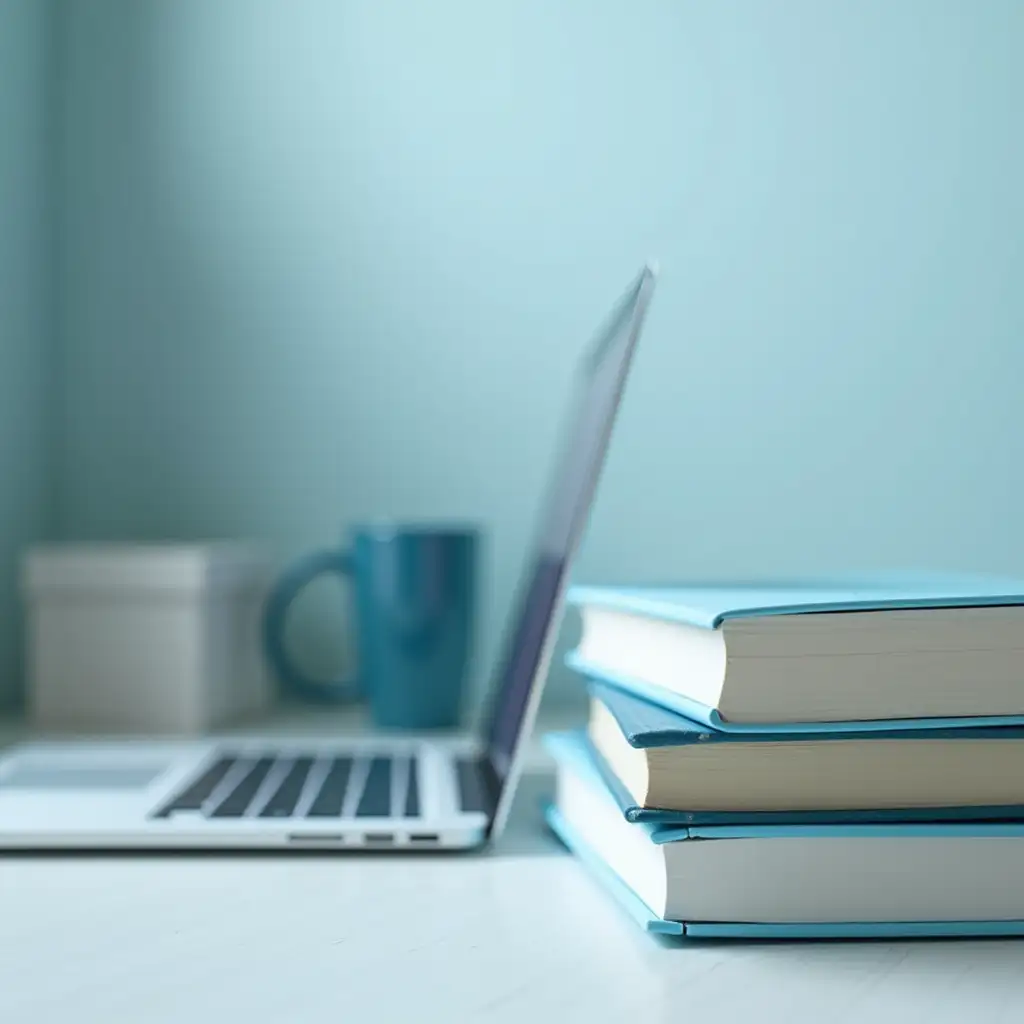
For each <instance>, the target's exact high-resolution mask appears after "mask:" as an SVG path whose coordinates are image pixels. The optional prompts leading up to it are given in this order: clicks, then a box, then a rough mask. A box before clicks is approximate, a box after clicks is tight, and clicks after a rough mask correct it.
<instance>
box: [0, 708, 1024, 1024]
mask: <svg viewBox="0 0 1024 1024" xmlns="http://www.w3.org/2000/svg"><path fill="white" fill-rule="evenodd" d="M549 722H550V720H549ZM544 724H545V725H546V724H549V723H544ZM558 724H562V723H561V722H559V723H558ZM261 731H262V730H261ZM19 732H20V730H18V729H12V728H7V729H6V731H5V730H3V729H0V742H2V741H3V740H4V738H6V739H7V740H10V739H11V738H13V737H14V736H15V735H17V734H18V733H19ZM549 783H550V779H549V777H548V775H547V774H546V772H545V770H544V766H543V762H542V761H541V760H540V759H539V758H535V760H534V761H533V764H532V765H531V770H530V774H529V775H528V777H527V779H526V781H525V784H524V787H523V789H522V791H521V794H520V795H521V799H520V801H519V805H518V808H517V812H516V814H515V815H514V817H513V823H512V826H511V828H510V831H509V833H508V834H507V836H506V838H505V839H503V841H502V842H501V843H500V844H499V845H498V847H497V848H496V849H494V850H493V851H491V852H489V853H487V854H482V855H467V854H458V855H433V854H419V855H397V856H396V855H358V854H357V855H353V854H342V855H338V854H334V855H331V854H303V855H298V854H291V855H276V854H275V855H269V856H267V855H255V856H254V855H248V856H226V855H221V854H215V855H209V854H208V855H176V856H163V855H160V856H153V855H147V856H134V857H132V856H117V857H114V856H109V855H104V856H65V855H62V856H46V857H42V856H23V855H14V856H4V857H2V858H0V1021H3V1022H5V1024H8V1022H9V1024H22V1022H29V1021H37V1020H39V1021H44V1020H54V1021H69V1022H72V1024H87V1022H88V1024H92V1022H96V1024H119V1022H122V1021H124V1022H131V1024H150V1022H152V1024H163V1022H170V1021H174V1022H180V1021H188V1022H190V1024H204V1022H207V1021H211V1022H213V1021H239V1022H242V1021H244V1022H245V1024H263V1022H267V1024H269V1022H275V1024H277V1022H284V1024H304V1022H307V1021H309V1022H314V1021H315V1022H319V1021H324V1022H331V1024H339V1022H342V1021H351V1020H355V1021H367V1022H370V1021H383V1022H390V1021H396V1022H397V1021H400V1022H415V1024H433V1022H446V1024H451V1022H460V1021H481V1022H491V1021H507V1022H515V1024H523V1022H528V1024H540V1022H542V1021H544V1022H546V1021H557V1020H565V1021H570V1022H575V1021H579V1022H581V1024H605V1022H614V1024H622V1022H625V1021H644V1022H647V1021H650V1022H652V1024H654V1022H658V1021H670V1020H671V1021H674V1022H679V1021H686V1020H694V1021H701V1020H704V1021H714V1022H732V1021H744V1022H754V1021H757V1022H780V1024H781V1022H787V1024H801V1022H811V1021H813V1022H821V1021H826V1020H827V1021H828V1022H829V1024H845V1022H850V1024H854V1022H856V1024H864V1022H865V1021H870V1022H871V1024H879V1022H887V1021H900V1022H914V1021H922V1022H928V1024H945V1022H954V1021H955V1022H957V1024H962V1022H963V1021H965V1020H971V1019H978V1020H979V1021H984V1022H986V1024H996V1022H1011V1021H1012V1022H1015V1024H1017V1022H1020V1021H1022V1020H1024V941H1017V942H1012V941H1011V942H1004V941H988V940H986V941H972V942H943V941H930V942H928V941H921V942H912V943H895V944H894V943H883V942H833V943H816V944H800V943H781V944H769V943H764V944H754V945H729V944H725V943H718V944H714V943H705V944H700V945H698V944H691V945H678V944H673V943H671V942H670V941H667V940H659V939H656V938H652V937H651V936H648V935H645V934H644V933H642V932H640V931H639V930H638V929H637V928H636V926H635V925H634V924H633V923H632V921H631V920H630V919H628V918H626V917H625V916H624V915H623V914H622V913H621V912H620V911H619V910H618V908H617V907H616V906H615V905H614V904H613V903H612V902H611V901H610V900H609V899H608V898H607V897H606V896H605V894H604V893H603V892H602V891H601V890H600V889H598V888H597V886H596V885H595V884H594V883H593V882H592V881H591V880H590V879H589V878H588V876H587V875H586V874H585V873H584V872H583V870H582V869H581V868H580V867H579V866H578V865H577V864H576V863H575V862H574V861H573V860H572V858H570V857H569V856H568V855H567V854H565V853H564V852H563V851H562V850H561V848H560V847H559V846H558V845H557V844H556V843H555V842H554V841H553V840H552V839H551V838H549V837H548V836H547V835H546V834H545V832H544V830H543V828H542V826H541V823H540V820H539V817H538V814H537V811H536V802H537V800H538V799H539V797H540V796H541V795H542V794H543V793H544V792H545V791H546V790H547V789H548V786H549Z"/></svg>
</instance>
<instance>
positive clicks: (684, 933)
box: [544, 733, 1024, 939]
mask: <svg viewBox="0 0 1024 1024" xmlns="http://www.w3.org/2000/svg"><path fill="white" fill-rule="evenodd" d="M544 742H545V745H546V746H547V748H548V749H549V751H550V752H551V753H552V755H553V756H554V757H555V759H556V761H563V762H564V763H567V764H569V765H571V767H572V770H573V771H575V772H577V773H578V774H580V775H581V776H582V777H583V778H585V779H586V780H587V781H588V782H589V783H591V784H593V785H595V786H598V787H601V789H602V790H603V791H605V782H604V780H603V778H602V777H601V775H600V773H599V772H598V770H597V768H596V767H595V765H594V762H593V760H592V758H591V756H590V753H589V751H588V748H587V747H586V745H585V744H580V743H579V742H578V737H576V738H574V737H573V735H572V734H564V733H557V734H549V735H548V736H545V737H544ZM545 818H546V821H547V823H548V825H549V827H550V828H551V829H552V831H553V832H554V833H555V835H556V836H558V838H559V839H560V840H561V842H562V843H563V844H564V845H565V846H566V847H567V848H568V849H569V850H570V851H571V852H572V853H574V854H575V855H576V856H577V857H578V859H579V860H580V861H581V863H583V865H584V866H585V868H586V869H587V870H588V871H589V872H590V874H591V875H592V876H593V877H594V878H595V879H596V880H597V881H598V882H599V883H600V884H601V885H602V886H603V887H604V888H605V889H606V890H607V891H608V892H609V893H610V894H611V895H612V896H613V898H614V899H615V900H616V901H617V902H618V903H619V905H620V906H621V907H622V908H623V910H625V911H626V913H627V914H628V915H629V916H630V917H632V919H633V920H634V921H635V922H636V923H637V924H638V925H640V927H642V928H644V929H645V930H646V931H648V932H652V933H660V934H664V935H671V936H677V937H680V938H683V937H689V938H732V939H768V938H779V939H797V938H808V939H821V938H874V937H885V938H897V937H899V938H913V937H922V936H936V937H939V936H945V937H968V936H999V935H1005V936H1009V935H1022V934H1024V921H1022V920H1002V921H992V920H968V921H877V922H874V921H867V922H865V921H851V922H824V923H823V922H806V923H800V922H777V923H773V922H715V921H700V922H686V921H670V920H666V919H665V918H663V917H661V916H660V915H659V914H657V913H655V912H654V911H653V910H652V909H651V908H650V907H649V906H647V905H646V904H644V902H643V901H642V900H641V899H640V898H639V897H638V896H637V894H636V893H635V892H634V891H633V890H632V889H631V888H630V887H629V886H628V885H627V884H626V883H625V882H624V881H623V880H622V879H621V877H619V876H618V875H617V874H616V873H615V872H613V871H612V870H611V869H610V868H609V867H608V866H607V864H605V863H604V861H603V860H602V858H601V857H600V856H599V855H598V854H597V853H596V851H595V850H593V849H592V848H591V847H590V846H589V845H588V844H587V843H586V842H585V841H584V840H583V838H582V837H581V836H580V835H579V834H578V833H576V831H575V830H574V829H573V828H572V826H571V825H570V824H569V823H568V822H567V821H566V820H565V819H564V817H563V816H562V815H561V813H560V812H559V811H558V808H557V807H556V806H554V805H548V806H547V807H546V808H545ZM632 827H635V828H638V829H641V830H643V832H644V833H646V835H647V836H648V838H649V840H650V841H651V842H653V843H659V844H663V843H673V842H688V841H692V840H728V839H743V838H756V837H766V836H777V837H787V836H788V837H793V836H799V837H806V838H815V837H828V836H848V835H849V836H854V835H868V836H872V837H878V838H884V837H886V836H889V835H891V836H907V835H918V836H937V837H938V836H967V835H980V836H982V835H983V836H993V835H998V836H1012V837H1015V838H1017V837H1019V838H1020V839H1021V840H1022V841H1024V824H1022V823H986V824H971V823H964V824H899V823H892V824H874V825H856V824H854V825H802V824H789V825H772V826H760V825H753V824H749V825H741V826H704V827H695V826H685V827H672V826H667V827H658V826H656V825H652V824H637V825H634V826H632Z"/></svg>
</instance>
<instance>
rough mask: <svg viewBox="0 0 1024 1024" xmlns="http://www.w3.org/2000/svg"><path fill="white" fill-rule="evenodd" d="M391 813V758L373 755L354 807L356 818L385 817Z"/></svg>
mask: <svg viewBox="0 0 1024 1024" xmlns="http://www.w3.org/2000/svg"><path fill="white" fill-rule="evenodd" d="M390 814H391V758H390V757H375V758H373V760H372V761H371V762H370V770H369V772H368V773H367V776H366V784H365V785H364V786H363V794H362V796H361V797H360V798H359V806H358V807H357V808H356V817H357V818H387V817H389V816H390Z"/></svg>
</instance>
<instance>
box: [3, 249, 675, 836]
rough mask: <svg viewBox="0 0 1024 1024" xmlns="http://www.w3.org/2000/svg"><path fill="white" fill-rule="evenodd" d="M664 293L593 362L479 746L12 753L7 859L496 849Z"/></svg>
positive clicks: (637, 312) (583, 380) (649, 280)
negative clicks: (620, 417) (640, 344)
mask: <svg viewBox="0 0 1024 1024" xmlns="http://www.w3.org/2000/svg"><path fill="white" fill-rule="evenodd" d="M654 281H655V273H654V268H653V267H651V266H649V265H648V266H646V267H644V269H643V270H642V271H641V273H640V275H639V277H638V278H637V279H636V281H635V282H634V283H633V285H632V286H631V288H630V289H629V290H628V292H627V293H626V295H625V296H624V297H623V298H622V299H621V300H620V302H619V303H618V305H617V306H616V308H615V310H614V311H613V312H612V314H611V316H610V317H609V318H608V320H607V321H606V323H605V325H604V326H603V328H602V329H601V331H600V334H599V336H598V337H597V339H596V341H595V343H594V345H593V347H592V348H591V350H590V351H589V352H588V353H587V354H586V356H585V358H584V359H583V361H582V365H581V367H580V371H579V380H578V384H577V388H576V392H577V393H576V395H575V397H574V404H575V408H574V410H573V413H572V416H571V417H570V421H569V424H568V426H569V431H568V434H567V436H566V438H565V440H564V444H563V447H562V449H561V451H560V452H559V453H558V457H557V459H556V462H555V466H554V469H553V472H552V475H551V478H550V482H549V485H548V491H547V494H546V496H545V499H544V503H543V506H542V510H541V514H540V519H539V523H538V524H537V531H536V533H535V535H534V544H533V548H532V550H531V551H530V552H529V553H528V555H527V559H526V563H525V566H524V570H523V575H522V579H521V583H520V589H519V591H518V593H517V595H516V600H515V602H514V604H513V608H512V613H511V615H510V619H509V622H508V624H507V627H506V637H505V649H504V656H503V657H502V658H501V659H500V660H499V662H498V665H497V666H496V671H495V677H496V678H495V680H494V694H493V699H492V703H491V706H490V709H489V713H488V714H487V716H486V717H485V720H484V723H483V728H482V729H481V730H480V732H479V734H478V735H476V736H467V737H465V738H462V739H455V740H450V741H446V740H437V739H420V738H412V737H410V738H408V739H405V738H397V739H396V738H390V737H389V738H382V737H374V736H372V735H370V736H367V737H365V738H359V739H349V738H345V739H338V738H335V739H333V740H332V739H331V738H330V737H326V738H324V739H317V740H310V739H306V738H301V737H298V736H296V737H294V738H288V737H284V738H282V737H281V736H274V737H267V738H266V739H259V738H255V737H254V738H246V739H245V740H244V741H230V740H227V739H223V738H221V739H210V740H203V741H200V742H182V741H173V742H160V741H154V740H150V739H147V740H135V741H132V740H118V741H116V742H99V741H74V742H70V741H57V742H51V743H28V744H24V745H21V746H17V747H14V748H12V749H10V750H9V751H7V752H6V753H5V754H3V755H0V848H7V849H110V850H117V849H127V848H131V849H143V848H149V849H197V850H199V849H217V848H220V849H242V848H262V849H277V850H286V849H292V850H294V849H300V848H307V849H309V848H315V847H319V848H330V849H344V848H356V849H359V848H362V849H367V848H373V849H379V850H403V851H408V850H410V849H438V848H447V849H456V848H462V849H465V848H474V847H479V846H483V845H485V844H487V843H488V842H490V841H491V840H493V839H494V838H495V837H497V836H498V835H499V834H500V833H501V831H502V829H503V828H504V825H505V822H506V819H507V816H508V812H509V808H510V805H511V802H512V798H513V796H514V793H515V789H516V784H517V781H518V777H519V774H520V771H521V761H522V757H523V753H524V743H525V741H526V740H527V739H528V737H529V735H530V732H531V729H532V725H533V720H534V717H535V715H536V711H537V706H538V704H539V701H540V696H541V693H542V690H543V685H544V680H545V678H546V676H547V672H548V668H549V664H550V660H551V655H552V650H553V647H554V643H555V640H556V637H557V634H558V629H559V625H560V621H561V613H562V608H563V599H564V592H565V586H566V583H567V580H568V575H569V569H570V567H571V564H572V560H573V557H574V555H575V553H576V550H577V547H578V544H579V540H580V537H581V534H582V532H583V529H584V527H585V525H586V521H587V519H588V515H589V512H590V507H591V504H592V501H593V497H594V492H595V489H596V486H597V481H598V478H599V475H600V471H601V467H602V464H603V462H604V457H605V452H606V450H607V447H608V441H609V438H610V435H611V431H612V426H613V424H614V421H615V416H616V412H617V410H618V406H619V401H620V398H621V395H622V391H623V388H624V386H625V382H626V377H627V374H628V371H629V366H630V363H631V359H632V356H633V352H634V349H635V347H636V343H637V339H638V337H639V334H640V330H641V327H642V324H643V321H644V317H645V314H646V312H647V307H648V304H649V302H650V298H651V294H652V292H653V288H654Z"/></svg>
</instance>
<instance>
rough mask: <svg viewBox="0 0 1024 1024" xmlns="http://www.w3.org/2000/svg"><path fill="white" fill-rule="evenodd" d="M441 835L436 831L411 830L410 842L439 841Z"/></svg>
mask: <svg viewBox="0 0 1024 1024" xmlns="http://www.w3.org/2000/svg"><path fill="white" fill-rule="evenodd" d="M440 840H441V837H440V836H439V835H438V834H437V833H436V832H410V833H409V842H410V843H437V842H440Z"/></svg>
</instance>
